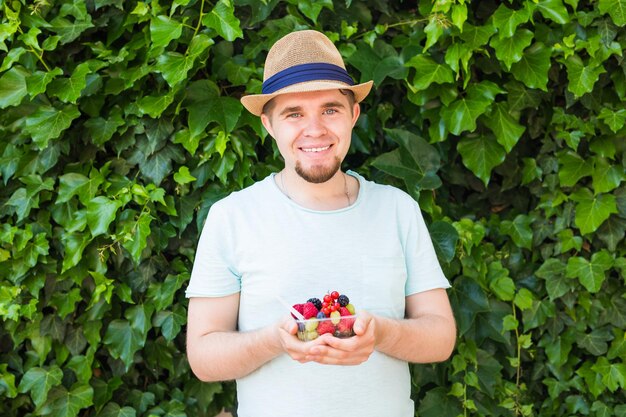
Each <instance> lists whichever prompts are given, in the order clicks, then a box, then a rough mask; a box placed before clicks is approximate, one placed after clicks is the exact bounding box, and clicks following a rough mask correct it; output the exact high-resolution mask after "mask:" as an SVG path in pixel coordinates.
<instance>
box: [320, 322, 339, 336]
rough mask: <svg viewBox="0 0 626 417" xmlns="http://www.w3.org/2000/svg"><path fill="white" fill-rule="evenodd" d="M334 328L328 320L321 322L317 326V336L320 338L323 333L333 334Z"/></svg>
mask: <svg viewBox="0 0 626 417" xmlns="http://www.w3.org/2000/svg"><path fill="white" fill-rule="evenodd" d="M334 332H335V326H333V324H332V323H331V322H330V320H324V321H321V322H320V324H318V325H317V334H319V335H320V336H321V335H323V334H324V333H331V334H332V333H334Z"/></svg>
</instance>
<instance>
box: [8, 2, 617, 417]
mask: <svg viewBox="0 0 626 417" xmlns="http://www.w3.org/2000/svg"><path fill="white" fill-rule="evenodd" d="M0 19H1V20H0V65H1V66H0V135H1V136H0V137H1V141H0V178H1V182H2V186H1V187H0V271H1V274H2V277H1V280H0V320H1V321H2V328H1V329H0V399H1V401H0V414H1V415H3V416H40V415H42V416H52V417H74V416H102V417H112V416H119V417H135V416H211V415H214V414H216V413H217V411H218V410H219V409H221V408H222V407H224V406H225V407H230V406H232V404H233V401H234V386H233V384H232V383H211V384H204V383H200V382H198V381H197V380H196V379H195V378H194V377H193V376H192V375H191V373H190V371H189V367H188V365H187V362H186V359H185V354H184V350H185V338H184V325H185V316H186V300H185V299H184V288H185V285H186V282H187V280H188V278H189V273H190V269H191V265H192V261H193V257H194V252H195V245H196V241H197V238H198V231H199V229H200V227H201V225H202V222H203V220H204V218H205V215H206V212H207V210H208V208H209V207H210V205H211V204H212V203H213V202H214V201H216V200H217V199H219V198H221V197H223V196H225V195H227V194H228V193H230V192H231V191H233V190H236V189H240V188H242V187H244V186H247V185H249V184H251V183H253V182H254V181H256V180H259V179H261V178H263V177H265V176H266V175H267V174H268V173H270V172H271V171H275V170H278V169H280V167H281V161H280V158H279V154H278V152H277V150H276V148H275V147H274V145H273V143H272V140H271V139H270V138H269V137H268V136H267V134H266V132H264V131H263V129H262V127H261V125H260V123H259V120H258V119H257V118H255V117H253V116H251V115H249V114H248V113H247V112H246V111H244V110H243V109H242V107H241V105H240V104H239V101H238V98H239V97H240V96H241V95H242V94H243V93H244V92H259V91H260V88H261V80H262V65H263V61H264V58H265V54H266V52H267V50H268V48H269V46H270V45H271V44H272V43H273V42H274V41H276V40H277V39H278V38H279V37H281V36H282V35H284V34H286V33H288V32H291V31H293V30H298V29H305V28H315V29H319V30H322V31H324V32H325V33H327V34H328V35H329V36H330V37H331V38H332V39H333V40H334V41H335V42H336V44H337V45H338V47H339V48H340V51H341V52H342V54H343V55H344V57H345V59H346V61H347V63H348V64H349V72H350V73H351V74H353V75H354V77H355V79H356V80H357V81H361V80H369V79H374V81H375V89H374V91H373V93H372V94H371V95H370V96H369V97H368V99H367V100H366V101H365V102H364V104H363V116H362V118H361V120H360V122H359V124H358V126H357V129H356V130H355V133H354V137H353V146H352V149H351V152H350V154H349V156H348V158H347V160H346V164H345V168H349V169H353V170H356V171H359V172H361V173H363V174H364V175H365V176H367V177H368V178H370V179H374V180H377V181H380V182H386V183H391V184H395V185H397V186H399V187H402V188H404V189H406V190H408V191H409V192H410V193H411V194H412V195H414V196H415V198H416V199H418V200H419V201H420V204H421V206H422V208H423V210H424V212H425V214H426V217H427V222H428V224H429V227H430V229H431V233H432V236H433V239H434V241H435V244H436V247H437V250H438V254H439V256H440V259H441V261H442V263H443V265H444V268H445V270H446V273H447V275H448V277H449V278H450V279H451V281H452V284H453V288H452V289H451V290H450V295H451V298H452V301H453V303H454V309H455V313H456V316H457V320H458V325H459V340H458V345H457V349H456V351H455V353H454V356H453V358H452V359H451V360H450V361H448V362H446V363H443V364H438V365H427V366H414V367H413V382H414V386H413V396H414V398H415V400H416V415H419V416H424V417H456V416H459V415H462V416H514V415H523V416H531V415H536V416H574V415H576V416H580V415H584V416H626V405H624V404H625V403H626V396H625V394H624V388H626V335H625V330H626V299H625V297H626V291H625V290H624V284H625V282H624V275H625V274H626V257H625V254H626V244H625V243H624V235H625V230H626V185H625V181H624V180H625V179H626V175H625V167H626V145H625V143H626V142H625V141H624V139H625V136H626V127H625V122H626V109H625V108H626V63H625V61H624V56H623V51H624V49H625V48H626V0H599V1H592V2H587V1H578V0H564V1H563V0H534V1H531V0H510V1H505V2H496V1H472V2H470V1H469V0H440V1H437V2H436V3H434V4H433V3H431V2H430V1H421V2H419V3H415V2H409V1H399V0H394V1H389V2H387V1H383V0H336V1H331V0H287V1H278V0H264V1H255V0H234V1H230V0H219V1H217V2H215V1H208V0H207V1H205V0H201V1H194V0H176V1H170V2H165V1H161V2H158V1H146V2H141V1H139V2H138V1H122V0H89V1H86V2H84V1H82V0H58V1H54V0H49V1H35V2H30V1H25V0H22V1H15V0H14V1H0Z"/></svg>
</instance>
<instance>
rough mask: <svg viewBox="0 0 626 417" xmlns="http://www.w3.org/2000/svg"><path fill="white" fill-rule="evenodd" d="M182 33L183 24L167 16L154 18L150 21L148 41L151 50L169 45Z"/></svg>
mask: <svg viewBox="0 0 626 417" xmlns="http://www.w3.org/2000/svg"><path fill="white" fill-rule="evenodd" d="M182 33H183V24H182V23H180V22H178V21H177V20H175V19H172V18H170V17H168V16H156V17H153V18H152V19H151V20H150V39H151V40H152V45H151V46H152V49H157V48H162V47H166V46H167V45H169V43H170V42H171V41H173V40H175V39H178V38H180V36H181V35H182Z"/></svg>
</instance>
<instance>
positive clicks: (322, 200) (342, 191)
mask: <svg viewBox="0 0 626 417" xmlns="http://www.w3.org/2000/svg"><path fill="white" fill-rule="evenodd" d="M274 180H275V181H276V184H277V185H278V188H280V190H281V191H282V192H283V194H285V195H286V196H287V197H288V198H289V199H291V200H292V201H294V202H295V203H296V204H298V205H300V206H302V207H305V208H308V209H311V210H320V211H325V210H339V209H342V208H345V207H348V206H350V205H352V204H353V203H354V202H355V201H356V198H357V195H358V181H357V180H356V179H355V178H353V177H352V176H350V175H347V174H345V173H344V172H342V171H337V173H335V175H333V177H332V178H331V179H329V180H328V181H326V182H323V183H319V184H317V183H312V182H308V181H306V180H305V179H303V178H302V177H300V176H299V175H298V174H297V173H296V172H295V171H287V170H286V169H283V170H282V171H281V172H280V173H278V174H277V175H276V176H275V177H274Z"/></svg>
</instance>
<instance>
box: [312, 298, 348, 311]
mask: <svg viewBox="0 0 626 417" xmlns="http://www.w3.org/2000/svg"><path fill="white" fill-rule="evenodd" d="M306 302H307V303H313V305H314V306H315V308H317V309H318V310H321V309H322V302H321V301H320V299H319V298H315V297H313V298H309V299H308V300H306ZM346 304H347V303H346Z"/></svg>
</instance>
